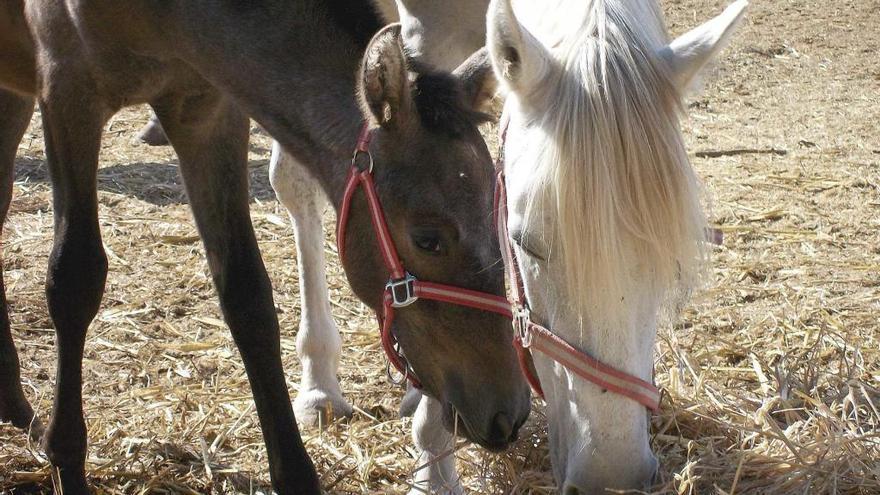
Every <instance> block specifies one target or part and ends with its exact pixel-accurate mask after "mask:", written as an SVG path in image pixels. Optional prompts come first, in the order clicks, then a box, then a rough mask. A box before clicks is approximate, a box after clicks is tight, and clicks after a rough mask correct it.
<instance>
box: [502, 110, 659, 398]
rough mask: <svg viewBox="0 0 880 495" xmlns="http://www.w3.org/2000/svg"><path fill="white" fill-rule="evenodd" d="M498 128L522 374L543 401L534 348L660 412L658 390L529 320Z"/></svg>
mask: <svg viewBox="0 0 880 495" xmlns="http://www.w3.org/2000/svg"><path fill="white" fill-rule="evenodd" d="M501 129H502V131H501V139H500V142H501V151H500V152H499V157H498V162H497V165H496V172H497V180H496V184H495V223H496V227H497V232H498V241H499V242H500V243H501V256H502V257H503V258H504V268H505V274H506V276H507V281H508V285H509V291H508V299H509V301H510V305H511V307H512V312H513V327H514V338H513V341H514V345H515V346H516V350H517V355H518V356H519V362H520V367H521V368H522V372H523V373H524V374H525V376H526V379H527V380H528V382H529V384H530V385H531V386H532V388H533V389H534V390H535V392H537V393H538V395H540V396H541V397H542V398H543V397H544V391H543V390H542V388H541V382H540V381H539V380H538V377H537V376H536V375H535V372H534V370H533V367H532V363H531V354H530V351H531V350H532V349H534V350H536V351H540V352H541V353H543V354H544V355H546V356H547V357H549V358H550V359H552V360H554V361H556V362H557V363H559V364H561V365H562V366H564V367H566V368H567V369H568V370H570V371H571V372H572V373H574V374H576V375H578V376H579V377H581V378H583V379H584V380H587V381H589V382H592V383H594V384H596V385H598V386H600V387H602V388H604V389H606V390H609V391H611V392H614V393H616V394H618V395H622V396H624V397H629V398H630V399H632V400H634V401H636V402H638V403H639V404H642V405H644V406H645V407H646V408H648V409H650V410H651V411H654V412H657V411H658V410H659V409H660V390H659V389H658V388H657V387H656V386H654V385H653V384H651V383H648V382H646V381H644V380H642V379H640V378H637V377H635V376H632V375H630V374H628V373H625V372H623V371H620V370H618V369H615V368H612V367H611V366H608V365H606V364H604V363H602V362H601V361H599V360H598V359H596V358H594V357H592V356H590V355H589V354H587V353H585V352H583V351H581V350H578V349H576V348H575V347H574V346H572V345H571V344H569V343H568V342H566V341H565V340H563V339H562V338H560V337H559V336H558V335H556V334H554V333H553V332H552V331H550V330H549V329H547V328H546V327H543V326H541V325H539V324H537V323H535V322H534V321H532V317H531V313H530V311H529V303H528V300H527V299H526V295H525V286H524V285H523V280H522V275H521V273H520V271H519V263H518V261H517V259H516V253H515V252H514V251H513V248H512V246H511V245H510V239H509V238H508V232H507V189H506V185H505V180H504V141H505V138H506V135H507V122H506V121H505V120H504V119H502V123H501Z"/></svg>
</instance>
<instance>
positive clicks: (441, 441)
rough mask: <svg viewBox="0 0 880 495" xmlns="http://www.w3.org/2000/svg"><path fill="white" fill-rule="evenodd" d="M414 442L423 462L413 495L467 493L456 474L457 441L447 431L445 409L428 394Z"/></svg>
mask: <svg viewBox="0 0 880 495" xmlns="http://www.w3.org/2000/svg"><path fill="white" fill-rule="evenodd" d="M413 442H414V443H415V444H416V448H417V449H419V459H418V460H417V461H416V469H418V471H416V472H415V473H414V476H413V478H414V479H413V488H412V490H410V492H409V493H410V495H417V494H424V493H439V494H444V495H447V494H456V495H457V494H461V493H464V489H463V488H462V486H461V483H460V482H459V479H458V473H457V472H456V471H455V455H454V453H453V448H454V446H455V437H453V435H452V433H449V432H448V431H446V428H444V427H443V405H442V404H440V402H438V401H437V400H435V399H433V398H431V397H428V396H427V395H425V394H422V400H421V402H419V407H418V408H417V409H416V413H415V415H414V416H413Z"/></svg>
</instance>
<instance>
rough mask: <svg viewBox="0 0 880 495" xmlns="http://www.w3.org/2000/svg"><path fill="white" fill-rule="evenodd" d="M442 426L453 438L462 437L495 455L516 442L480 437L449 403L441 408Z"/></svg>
mask: <svg viewBox="0 0 880 495" xmlns="http://www.w3.org/2000/svg"><path fill="white" fill-rule="evenodd" d="M443 426H444V427H445V428H446V430H447V431H449V432H451V433H453V434H454V435H455V436H463V437H464V438H466V439H467V440H470V441H471V442H474V443H476V444H478V445H480V446H481V447H483V448H485V449H486V450H488V451H490V452H495V453H499V452H504V451H505V450H507V448H508V447H509V446H510V444H511V443H513V442H514V441H515V440H516V438H508V439H501V440H499V439H496V440H491V439H488V438H486V437H484V436H483V435H480V434H479V433H478V431H477V430H476V429H474V428H473V427H472V426H471V424H470V423H469V422H468V418H467V417H465V416H464V415H462V414H461V413H459V412H458V409H456V408H455V406H454V405H452V403H451V402H447V403H446V405H445V406H444V407H443ZM517 429H518V427H517Z"/></svg>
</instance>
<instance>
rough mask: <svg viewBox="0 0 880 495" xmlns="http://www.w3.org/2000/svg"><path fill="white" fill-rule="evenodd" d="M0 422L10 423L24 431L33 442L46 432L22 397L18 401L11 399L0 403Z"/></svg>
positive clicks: (37, 440)
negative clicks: (8, 401) (7, 402)
mask: <svg viewBox="0 0 880 495" xmlns="http://www.w3.org/2000/svg"><path fill="white" fill-rule="evenodd" d="M0 422H3V423H12V426H14V427H16V428H18V429H20V430H24V431H26V432H27V433H28V436H29V437H30V438H31V440H33V441H35V442H39V441H40V440H41V439H42V438H43V433H45V432H46V428H45V427H44V426H43V422H42V421H40V418H38V417H37V415H36V414H34V410H33V409H32V408H31V406H30V404H28V403H27V401H26V400H25V399H23V398H22V399H20V400H19V401H11V403H10V404H2V403H0Z"/></svg>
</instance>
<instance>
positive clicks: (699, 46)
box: [660, 0, 749, 92]
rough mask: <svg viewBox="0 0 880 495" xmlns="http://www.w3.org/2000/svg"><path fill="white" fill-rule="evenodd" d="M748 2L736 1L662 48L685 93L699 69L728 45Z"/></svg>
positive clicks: (744, 0) (676, 79) (692, 83)
mask: <svg viewBox="0 0 880 495" xmlns="http://www.w3.org/2000/svg"><path fill="white" fill-rule="evenodd" d="M748 5H749V2H748V0H738V1H737V2H734V3H733V4H731V5H730V6H729V7H727V9H725V10H724V12H723V13H722V14H721V15H719V16H718V17H716V18H714V19H712V20H711V21H709V22H707V23H705V24H703V25H702V26H700V27H698V28H696V29H693V30H691V31H688V32H687V33H685V34H683V35H681V36H679V37H678V38H676V39H675V40H674V41H673V42H672V43H670V44H669V45H668V46H666V47H664V48H663V49H662V50H661V52H660V55H661V56H662V57H663V59H665V60H666V62H667V63H668V64H669V68H670V70H671V71H672V74H673V76H674V77H675V81H676V83H677V84H678V88H679V89H680V90H681V91H682V92H684V91H687V90H688V89H690V88H691V87H692V86H694V83H695V81H696V80H697V76H698V75H699V74H700V71H701V70H702V69H703V68H704V67H705V66H706V64H708V63H709V62H710V61H711V60H712V59H713V58H714V57H715V55H717V54H718V52H719V51H721V49H723V48H724V47H725V46H726V45H727V43H728V42H729V41H730V37H731V35H732V34H733V32H734V31H735V30H736V26H737V24H739V21H740V20H741V19H742V18H743V16H744V15H745V11H746V7H748Z"/></svg>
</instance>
